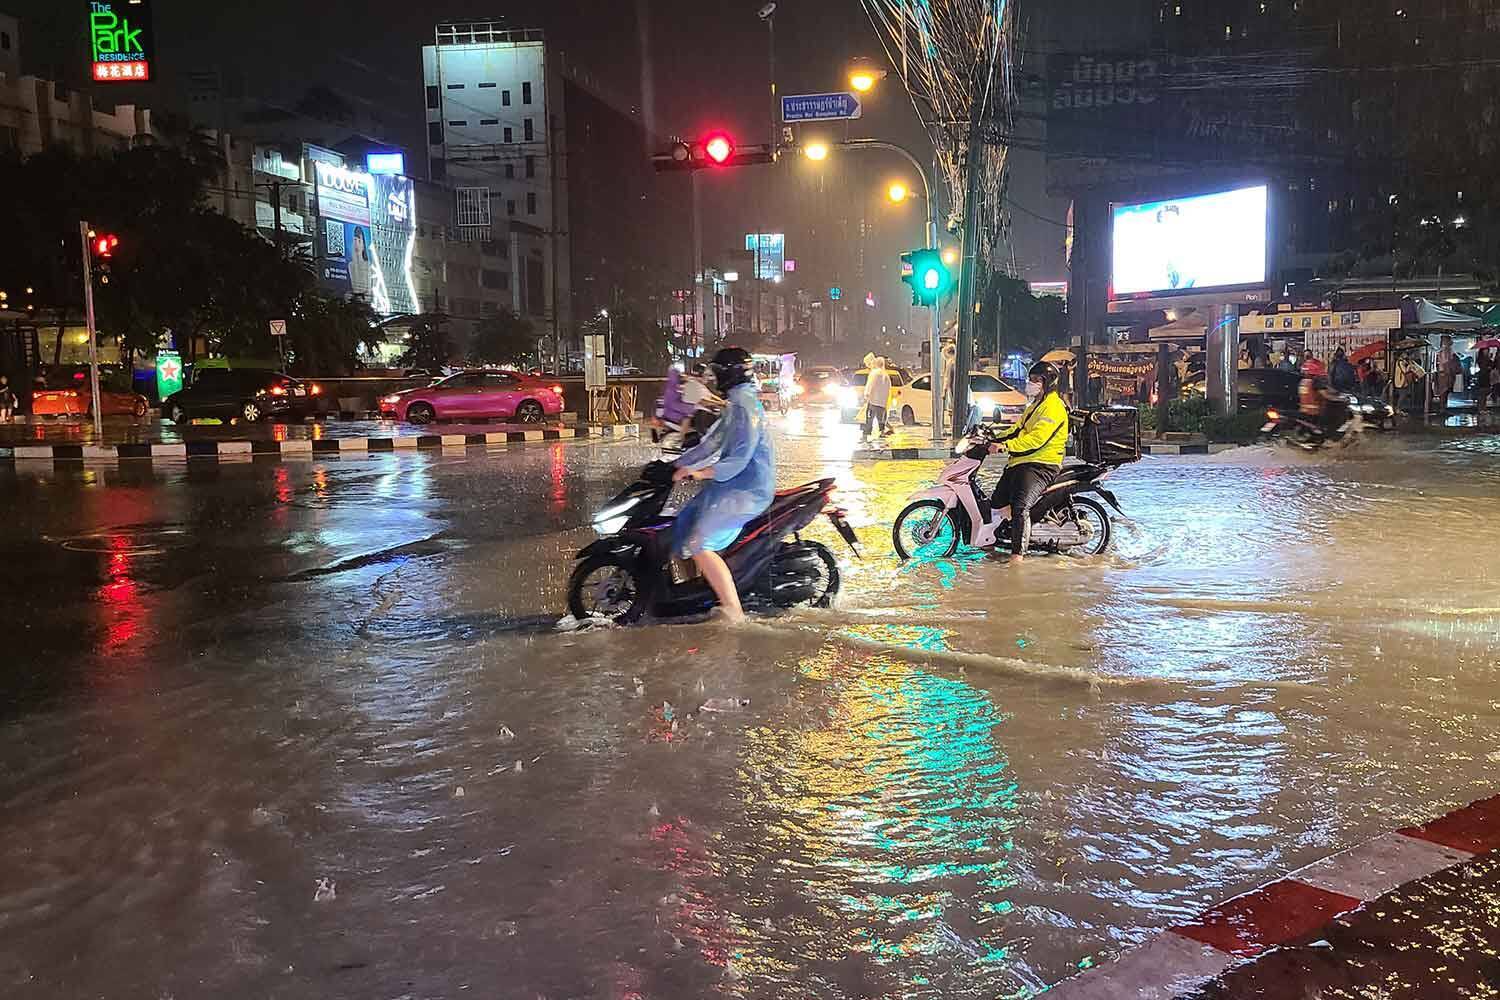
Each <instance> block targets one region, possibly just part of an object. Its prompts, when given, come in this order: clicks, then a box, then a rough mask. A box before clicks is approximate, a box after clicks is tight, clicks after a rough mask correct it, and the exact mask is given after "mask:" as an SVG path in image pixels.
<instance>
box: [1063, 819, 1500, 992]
mask: <svg viewBox="0 0 1500 1000" xmlns="http://www.w3.org/2000/svg"><path fill="white" fill-rule="evenodd" d="M1497 848H1500V796H1496V797H1494V798H1490V799H1483V800H1481V801H1479V802H1475V803H1473V804H1472V805H1468V806H1465V807H1464V808H1462V809H1458V810H1455V811H1453V812H1451V813H1449V814H1448V815H1446V816H1443V817H1442V818H1440V819H1435V820H1433V821H1431V822H1430V823H1425V824H1423V825H1422V826H1414V827H1407V828H1405V829H1402V830H1397V831H1395V832H1394V833H1386V834H1382V835H1381V836H1379V837H1376V838H1375V839H1374V840H1369V841H1366V842H1365V843H1363V844H1360V845H1359V846H1358V847H1352V848H1350V849H1349V850H1347V851H1344V852H1342V853H1340V854H1335V855H1333V856H1332V857H1330V858H1324V859H1323V860H1322V861H1319V862H1317V863H1315V864H1311V865H1308V866H1307V867H1306V868H1301V869H1298V870H1297V871H1294V872H1292V873H1291V874H1290V875H1287V876H1286V877H1284V878H1281V879H1278V880H1277V881H1275V882H1272V883H1271V884H1270V885H1266V886H1262V887H1261V888H1259V889H1256V890H1254V891H1253V892H1247V893H1245V894H1244V895H1243V896H1236V897H1235V898H1234V899H1231V900H1229V901H1228V902H1226V903H1223V904H1221V905H1219V906H1216V907H1214V908H1213V909H1211V910H1209V911H1208V912H1206V913H1203V914H1200V915H1199V917H1198V919H1196V920H1194V921H1193V922H1191V923H1187V924H1181V925H1179V926H1177V927H1172V928H1169V929H1167V930H1165V931H1163V932H1162V933H1160V934H1158V935H1157V936H1156V937H1154V938H1152V939H1151V940H1150V941H1148V942H1146V943H1145V944H1143V945H1141V946H1140V947H1138V948H1134V949H1132V950H1131V951H1128V952H1126V953H1125V954H1123V955H1121V956H1120V957H1119V958H1118V959H1116V960H1115V961H1113V962H1109V963H1106V964H1104V965H1100V966H1098V967H1097V968H1094V969H1090V970H1089V971H1088V972H1085V973H1083V974H1082V975H1080V976H1076V977H1074V978H1072V979H1068V980H1065V981H1063V982H1061V983H1059V984H1057V985H1056V986H1054V987H1052V988H1051V989H1050V990H1048V991H1047V994H1046V995H1047V998H1048V1000H1123V998H1126V997H1129V998H1131V1000H1170V998H1172V997H1175V996H1178V995H1179V994H1181V993H1185V992H1187V991H1189V990H1192V989H1196V988H1197V987H1198V986H1201V985H1202V984H1203V982H1204V981H1205V980H1208V979H1212V978H1213V977H1214V976H1217V975H1219V974H1220V973H1222V972H1224V971H1225V970H1227V969H1228V968H1230V966H1232V965H1234V964H1236V963H1237V962H1240V961H1243V960H1246V959H1250V958H1253V957H1255V956H1256V955H1259V954H1260V953H1261V952H1264V951H1266V950H1268V949H1271V948H1275V947H1276V946H1278V945H1283V944H1292V943H1295V942H1300V941H1308V940H1315V939H1316V938H1315V936H1314V935H1315V934H1316V932H1317V931H1319V930H1321V929H1322V928H1323V927H1325V926H1327V925H1328V924H1329V923H1330V922H1331V921H1333V919H1334V918H1336V917H1338V916H1339V915H1340V914H1343V913H1347V912H1349V911H1350V910H1353V909H1355V908H1357V907H1359V906H1361V905H1363V904H1365V903H1368V902H1370V901H1372V900H1374V899H1377V898H1379V897H1380V896H1383V895H1385V894H1386V893H1388V892H1390V891H1391V890H1393V889H1396V888H1398V887H1400V886H1402V885H1405V884H1406V883H1408V882H1414V881H1416V880H1417V879H1420V878H1426V877H1427V876H1428V875H1432V874H1434V873H1436V872H1439V871H1442V870H1443V869H1444V868H1449V867H1452V866H1453V865H1456V864H1459V863H1461V862H1464V861H1467V860H1469V859H1470V858H1472V857H1474V856H1475V855H1478V854H1484V853H1487V852H1489V851H1493V850H1496V849H1497Z"/></svg>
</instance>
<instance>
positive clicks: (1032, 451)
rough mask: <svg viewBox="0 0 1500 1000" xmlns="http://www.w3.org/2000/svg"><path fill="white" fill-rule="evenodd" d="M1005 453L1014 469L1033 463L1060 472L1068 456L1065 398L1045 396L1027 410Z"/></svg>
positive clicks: (1053, 395) (1055, 394) (1006, 444)
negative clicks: (1058, 469)
mask: <svg viewBox="0 0 1500 1000" xmlns="http://www.w3.org/2000/svg"><path fill="white" fill-rule="evenodd" d="M1005 449H1006V451H1008V452H1010V464H1011V465H1023V464H1025V463H1027V462H1034V463H1036V464H1038V465H1051V466H1057V467H1059V468H1060V467H1061V466H1062V464H1063V456H1064V455H1066V454H1067V452H1068V406H1067V404H1066V403H1064V402H1063V401H1062V397H1061V396H1059V395H1058V394H1057V393H1055V392H1048V393H1044V394H1043V395H1042V396H1041V397H1040V398H1038V399H1037V400H1036V401H1035V402H1034V403H1032V404H1031V405H1030V406H1028V407H1027V408H1026V412H1025V413H1024V414H1022V415H1021V420H1020V422H1019V423H1017V424H1016V430H1015V432H1014V435H1013V436H1012V437H1011V438H1009V439H1007V440H1006V442H1005Z"/></svg>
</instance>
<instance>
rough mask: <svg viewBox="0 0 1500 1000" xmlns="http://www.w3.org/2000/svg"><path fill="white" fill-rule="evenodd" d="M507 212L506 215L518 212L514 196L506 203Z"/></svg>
mask: <svg viewBox="0 0 1500 1000" xmlns="http://www.w3.org/2000/svg"><path fill="white" fill-rule="evenodd" d="M505 214H506V215H515V214H516V200H515V199H514V198H512V199H510V200H509V201H507V202H506V203H505Z"/></svg>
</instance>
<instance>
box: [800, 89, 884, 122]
mask: <svg viewBox="0 0 1500 1000" xmlns="http://www.w3.org/2000/svg"><path fill="white" fill-rule="evenodd" d="M863 113H864V109H863V108H861V107H860V105H859V98H857V97H855V96H854V95H853V94H849V93H843V94H792V95H790V96H788V97H783V98H782V99H781V120H782V121H784V122H821V121H831V120H834V119H842V118H858V117H859V116H860V115H862V114H863Z"/></svg>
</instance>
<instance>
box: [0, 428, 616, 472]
mask: <svg viewBox="0 0 1500 1000" xmlns="http://www.w3.org/2000/svg"><path fill="white" fill-rule="evenodd" d="M639 433H640V427H639V425H637V424H616V425H613V426H609V427H602V426H589V427H563V428H561V429H557V428H553V429H547V430H534V431H497V432H495V433H491V434H421V435H416V436H411V437H370V438H359V437H348V438H319V439H316V440H313V439H302V440H289V441H212V440H208V441H179V442H175V443H159V444H106V445H98V444H45V445H17V446H15V447H11V448H4V447H0V462H6V461H8V462H9V463H12V464H13V463H19V462H123V461H127V460H138V459H145V460H146V461H154V460H157V459H165V460H174V461H177V460H188V459H211V460H217V459H219V458H221V457H228V456H250V457H252V458H274V459H281V458H288V457H306V456H310V455H347V454H370V453H387V452H396V451H435V450H441V449H443V448H471V447H486V446H489V445H501V444H504V445H511V444H535V443H540V442H547V441H573V440H579V439H587V440H596V439H597V440H606V439H608V440H625V439H627V438H632V439H633V438H635V437H637V436H638V435H639Z"/></svg>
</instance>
